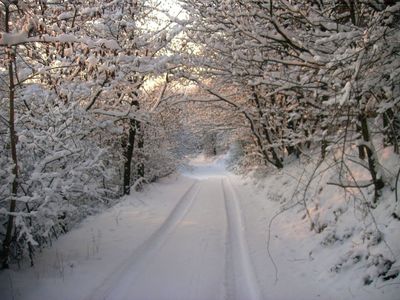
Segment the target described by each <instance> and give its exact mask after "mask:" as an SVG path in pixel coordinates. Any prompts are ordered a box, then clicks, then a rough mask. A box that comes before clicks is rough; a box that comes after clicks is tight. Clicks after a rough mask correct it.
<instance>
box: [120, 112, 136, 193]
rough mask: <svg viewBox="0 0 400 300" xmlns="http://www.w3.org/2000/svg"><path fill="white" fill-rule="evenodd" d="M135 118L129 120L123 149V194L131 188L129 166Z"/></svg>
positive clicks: (131, 155) (130, 163)
mask: <svg viewBox="0 0 400 300" xmlns="http://www.w3.org/2000/svg"><path fill="white" fill-rule="evenodd" d="M136 123H137V121H136V120H133V119H131V120H129V131H128V142H127V143H124V144H125V145H124V146H125V151H124V159H125V161H124V185H123V193H124V195H129V194H130V189H131V167H132V157H133V149H134V146H135V137H136V130H137V128H136Z"/></svg>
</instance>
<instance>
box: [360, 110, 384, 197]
mask: <svg viewBox="0 0 400 300" xmlns="http://www.w3.org/2000/svg"><path fill="white" fill-rule="evenodd" d="M360 121H361V135H362V138H363V141H364V142H365V143H366V145H363V146H362V147H363V150H365V153H366V154H367V158H368V169H369V172H370V174H371V177H372V182H373V184H374V187H375V199H374V202H376V201H377V199H378V196H379V191H380V190H381V189H382V188H383V187H384V186H385V184H384V182H383V180H382V177H381V176H382V174H379V172H378V164H379V162H378V161H377V155H376V151H375V149H374V147H373V145H372V141H371V139H370V135H369V129H368V121H367V117H366V116H365V115H361V116H360Z"/></svg>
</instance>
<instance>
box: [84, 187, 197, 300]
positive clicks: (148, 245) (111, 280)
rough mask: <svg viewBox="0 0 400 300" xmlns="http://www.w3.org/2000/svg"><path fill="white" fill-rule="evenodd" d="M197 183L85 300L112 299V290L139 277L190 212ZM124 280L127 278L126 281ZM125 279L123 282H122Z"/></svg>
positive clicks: (195, 194)
mask: <svg viewBox="0 0 400 300" xmlns="http://www.w3.org/2000/svg"><path fill="white" fill-rule="evenodd" d="M199 190H200V186H199V181H197V180H196V181H195V182H194V183H193V184H192V185H191V186H190V187H189V188H188V189H187V190H186V192H185V193H184V194H183V196H182V197H181V198H180V200H179V201H178V203H177V204H176V205H175V207H174V208H173V209H172V211H171V213H170V214H169V215H168V217H167V218H166V219H165V221H164V222H163V223H162V224H161V225H160V226H159V227H158V229H156V230H155V232H154V233H152V234H151V236H150V237H149V238H148V239H147V240H145V241H144V242H143V243H142V244H141V245H139V246H138V247H137V248H136V249H135V250H134V251H133V253H132V254H131V255H130V256H129V257H128V258H127V259H126V260H125V261H124V262H123V263H122V264H121V265H120V266H119V267H117V268H116V269H115V271H114V272H113V273H111V275H109V276H107V278H106V279H104V281H103V282H102V284H101V285H99V286H98V287H97V288H96V289H95V290H94V291H93V292H92V293H91V294H90V295H89V296H88V297H86V298H85V299H86V300H99V299H104V300H105V299H112V292H113V291H114V289H116V288H117V287H119V286H120V285H121V284H122V285H129V284H131V283H132V282H134V278H135V277H136V276H137V275H140V274H139V272H140V269H141V267H142V266H143V265H145V264H146V262H147V261H148V260H149V258H151V256H152V255H154V254H155V253H156V252H157V250H159V249H160V248H161V246H162V245H163V244H164V242H165V241H166V240H167V239H168V237H169V235H170V234H171V233H172V232H173V231H174V229H175V228H176V227H177V226H178V224H179V223H180V222H181V221H182V220H183V218H184V217H185V216H186V215H187V213H188V212H189V211H190V209H191V207H192V205H193V202H194V199H195V198H196V196H197V194H198V193H199ZM126 278H129V279H128V280H126ZM124 279H125V280H124Z"/></svg>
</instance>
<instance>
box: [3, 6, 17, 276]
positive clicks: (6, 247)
mask: <svg viewBox="0 0 400 300" xmlns="http://www.w3.org/2000/svg"><path fill="white" fill-rule="evenodd" d="M3 5H4V7H5V20H4V21H5V31H6V32H9V31H10V28H9V19H10V10H9V5H7V4H4V3H3ZM7 51H8V60H9V61H8V79H9V90H8V92H9V128H10V149H11V158H12V164H13V167H12V175H13V181H12V183H11V199H10V210H9V213H10V214H9V216H8V221H7V230H6V235H5V238H4V241H3V250H2V254H1V263H2V268H8V262H9V256H10V246H11V240H12V234H13V229H14V215H13V214H14V212H15V209H16V196H17V192H18V159H17V136H16V133H15V108H14V102H15V83H14V69H13V64H14V63H15V53H14V51H15V50H14V49H13V48H12V47H8V48H7Z"/></svg>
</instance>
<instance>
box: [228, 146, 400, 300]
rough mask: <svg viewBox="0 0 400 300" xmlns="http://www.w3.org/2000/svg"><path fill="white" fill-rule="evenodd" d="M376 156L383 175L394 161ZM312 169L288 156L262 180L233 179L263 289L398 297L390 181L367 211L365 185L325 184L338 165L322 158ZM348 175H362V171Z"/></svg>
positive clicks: (275, 293) (397, 224)
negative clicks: (283, 164) (281, 166)
mask: <svg viewBox="0 0 400 300" xmlns="http://www.w3.org/2000/svg"><path fill="white" fill-rule="evenodd" d="M380 160H381V161H382V165H383V166H382V167H383V169H384V170H385V172H386V173H387V174H386V175H387V178H388V180H390V179H391V178H392V177H393V175H394V174H396V172H395V171H397V168H398V167H399V158H398V156H397V155H395V154H393V153H392V152H391V151H390V150H385V151H383V152H382V153H381V157H380ZM316 166H317V163H315V162H308V163H307V164H303V163H299V162H298V161H295V162H293V163H291V164H290V165H288V166H286V167H285V169H284V170H283V171H275V172H273V173H272V174H269V175H267V176H266V177H262V178H260V177H258V178H254V177H253V179H250V178H249V177H247V178H246V179H245V180H244V181H243V179H242V178H239V177H236V179H235V184H236V185H239V186H241V187H240V188H239V189H238V190H239V194H241V199H242V205H241V206H242V209H243V213H244V216H245V223H246V227H247V228H246V230H247V238H248V243H249V247H250V252H251V253H252V254H253V256H252V258H253V260H254V266H255V268H256V272H257V276H258V278H259V282H260V283H261V286H262V289H263V290H264V291H268V294H267V295H268V296H269V297H270V298H271V299H278V300H279V299H282V300H286V299H360V300H361V299H371V300H372V299H387V300H395V299H399V298H398V297H399V293H398V291H399V288H400V276H399V270H400V263H399V258H400V239H399V232H400V221H399V220H398V219H396V218H394V217H393V215H392V214H393V212H395V210H396V202H395V194H394V183H393V181H392V183H391V184H389V185H388V186H387V187H386V188H385V189H384V191H383V193H382V196H381V197H380V199H379V201H378V204H377V206H376V207H375V208H374V207H373V206H371V205H370V204H371V203H372V198H373V190H372V189H368V188H365V189H361V190H357V189H347V190H344V189H342V188H340V187H337V186H333V185H328V184H327V183H328V182H329V181H331V180H332V179H333V178H335V176H337V169H335V168H332V167H331V166H332V164H331V162H329V161H326V162H324V163H323V164H321V165H320V166H319V168H318V170H317V172H314V171H315V168H316ZM313 174H314V177H315V178H314V179H313V180H312V181H311V184H309V182H310V178H311V176H313ZM355 174H356V176H357V177H358V178H363V176H366V174H365V172H364V171H362V169H358V170H355ZM254 185H256V186H257V188H255V187H254ZM306 187H307V188H306ZM304 201H305V203H306V205H307V209H308V211H309V214H310V217H309V216H308V215H307V214H306V211H305V207H304ZM260 212H261V213H260ZM312 223H314V226H311V224H312ZM265 270H270V272H265ZM289 286H290V288H288V287H289Z"/></svg>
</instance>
